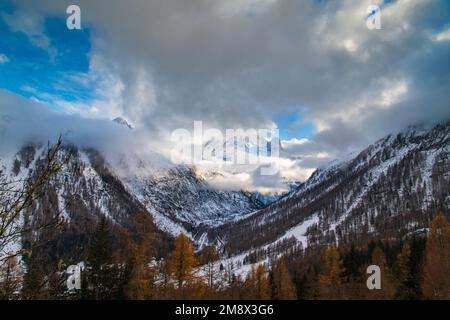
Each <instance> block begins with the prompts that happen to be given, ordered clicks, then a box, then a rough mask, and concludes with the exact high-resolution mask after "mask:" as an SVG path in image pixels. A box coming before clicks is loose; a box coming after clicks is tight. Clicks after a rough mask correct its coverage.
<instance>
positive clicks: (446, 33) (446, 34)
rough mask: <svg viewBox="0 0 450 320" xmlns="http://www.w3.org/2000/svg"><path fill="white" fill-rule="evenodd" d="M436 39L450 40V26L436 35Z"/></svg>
mask: <svg viewBox="0 0 450 320" xmlns="http://www.w3.org/2000/svg"><path fill="white" fill-rule="evenodd" d="M434 40H435V41H450V28H447V29H445V30H443V31H441V32H439V33H438V34H436V35H435V36H434Z"/></svg>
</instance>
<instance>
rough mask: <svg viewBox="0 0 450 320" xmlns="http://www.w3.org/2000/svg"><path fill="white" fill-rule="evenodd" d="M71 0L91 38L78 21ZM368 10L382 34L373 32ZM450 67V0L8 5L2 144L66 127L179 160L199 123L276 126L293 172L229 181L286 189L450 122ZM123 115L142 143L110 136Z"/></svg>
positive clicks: (1, 31) (1, 49)
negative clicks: (410, 132)
mask: <svg viewBox="0 0 450 320" xmlns="http://www.w3.org/2000/svg"><path fill="white" fill-rule="evenodd" d="M70 4H77V5H78V6H79V7H80V9H81V26H82V29H81V30H69V29H67V27H66V19H67V17H68V15H67V14H66V8H67V7H68V6H69V5H70ZM371 4H376V5H379V6H380V8H381V26H382V27H381V29H379V30H377V29H375V30H369V29H368V28H367V26H366V21H365V19H366V18H367V7H368V6H369V5H371ZM449 57H450V2H448V1H446V0H441V1H439V0H420V1H419V0H416V1H414V0H396V1H395V0H393V1H384V2H383V1H381V0H378V1H376V0H371V1H365V0H362V1H360V0H358V1H357V0H353V1H351V0H336V1H319V0H302V1H300V0H217V1H208V0H192V1H182V0H177V1H175V0H164V1H156V0H155V1H151V0H150V1H149V0H145V1H144V0H131V1H119V0H108V1H107V0H80V1H65V0H58V1H56V0H39V1H29V0H2V1H1V2H0V139H1V140H0V141H1V143H2V145H1V146H0V149H3V150H6V149H13V148H14V144H17V143H23V141H26V140H27V139H31V138H32V137H36V136H39V137H41V136H42V138H46V137H48V136H55V135H57V132H61V131H65V132H71V135H72V136H73V137H75V138H74V139H79V140H80V141H83V143H85V144H89V143H90V144H94V145H96V146H97V145H98V146H99V147H100V148H104V149H107V150H109V151H110V150H111V148H112V149H114V148H117V149H121V150H122V151H123V149H126V148H131V146H133V147H136V146H137V147H136V148H137V149H139V150H142V149H151V150H152V151H158V152H161V153H163V154H167V153H168V151H169V146H170V143H169V140H170V136H171V133H172V132H173V130H175V129H178V128H186V129H188V130H192V128H193V122H194V121H203V125H204V127H205V128H218V129H220V130H225V129H228V128H245V129H248V128H256V129H261V128H275V127H277V128H278V129H279V130H280V137H281V139H282V147H283V153H282V158H281V159H280V160H279V165H280V168H281V171H280V174H279V175H278V176H277V177H271V178H270V179H269V178H267V177H257V176H256V175H255V172H253V171H251V172H245V174H242V173H239V174H235V175H229V176H228V175H227V176H226V177H225V179H224V180H226V181H221V183H223V184H229V185H231V186H233V185H234V186H236V187H246V186H254V187H258V186H260V187H264V188H266V187H268V186H273V187H281V183H282V182H281V181H282V180H283V178H286V179H289V180H305V179H306V178H307V177H308V176H309V175H310V174H311V173H312V172H313V171H314V170H315V169H316V168H318V167H321V166H323V165H326V163H328V162H329V161H331V160H333V159H335V158H340V157H344V156H346V155H347V154H349V153H351V152H357V151H359V150H361V149H362V148H364V147H366V146H368V145H369V144H370V143H373V142H374V141H375V140H377V139H379V138H381V137H383V136H384V135H386V134H388V133H390V132H395V131H398V130H401V129H402V128H404V127H406V126H408V125H413V124H433V123H436V122H438V121H442V120H446V119H448V118H450V106H449V96H450V94H449V92H450V59H449ZM19 110H20V111H19ZM119 116H120V117H122V118H124V119H126V120H127V121H128V122H130V123H131V124H132V125H133V127H134V128H135V130H134V133H133V135H134V137H129V136H128V133H127V134H125V133H124V132H122V131H121V130H119V133H113V132H114V127H112V128H111V124H110V123H109V122H110V120H111V119H114V118H116V117H119ZM43 127H45V128H44V129H43ZM115 135H119V136H120V137H121V138H120V140H121V141H123V145H122V144H118V143H117V140H118V138H116V136H115ZM123 137H126V138H123ZM130 139H131V140H133V143H130V142H129V141H130ZM110 145H111V148H110ZM113 147H114V148H113ZM0 151H1V150H0Z"/></svg>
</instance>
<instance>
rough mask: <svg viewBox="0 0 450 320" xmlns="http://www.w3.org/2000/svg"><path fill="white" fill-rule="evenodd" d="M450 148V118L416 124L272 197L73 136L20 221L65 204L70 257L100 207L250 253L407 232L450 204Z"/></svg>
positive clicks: (24, 166)
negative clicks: (217, 184) (111, 153)
mask: <svg viewBox="0 0 450 320" xmlns="http://www.w3.org/2000/svg"><path fill="white" fill-rule="evenodd" d="M449 148H450V123H448V122H447V123H444V124H440V125H437V126H436V127H434V128H431V129H418V128H414V127H411V128H408V129H406V130H404V131H402V132H400V133H398V134H395V135H394V134H391V135H389V136H387V137H385V138H383V139H381V140H379V141H377V142H376V143H374V144H373V145H371V146H369V147H368V148H366V149H365V150H363V151H362V152H360V153H359V154H357V155H356V156H354V157H352V158H348V159H346V160H343V161H335V162H333V163H331V164H330V165H328V166H327V167H325V168H321V169H318V170H317V171H316V172H315V173H314V174H313V175H312V176H311V177H310V178H309V179H308V180H307V181H306V182H304V183H302V184H300V185H298V186H296V187H295V189H294V190H293V191H291V192H289V193H288V194H284V195H274V196H273V197H272V198H271V197H267V198H264V197H261V195H259V194H252V193H247V192H240V191H225V190H217V188H213V187H211V186H210V185H209V183H208V182H207V181H206V180H205V179H204V178H203V176H202V175H201V174H199V173H197V171H196V169H195V168H193V167H188V166H174V165H167V166H161V165H160V164H159V162H163V161H160V159H158V157H157V155H155V159H154V160H152V159H146V160H143V159H139V157H138V156H137V155H134V154H124V155H122V156H121V157H120V159H119V161H117V159H116V160H115V161H113V160H112V159H105V158H104V156H103V155H102V154H100V152H98V151H97V150H94V149H92V148H79V147H77V146H75V145H72V144H66V145H64V146H63V148H62V149H61V150H60V152H59V154H58V157H59V158H60V160H61V161H63V162H64V165H63V167H62V170H61V172H59V173H58V174H57V175H56V177H54V178H53V179H52V180H51V182H50V184H49V186H48V190H47V191H46V193H45V197H43V198H41V199H39V200H37V201H35V203H34V204H33V207H32V208H31V209H30V210H28V212H27V213H26V215H25V216H24V217H22V219H21V223H24V224H27V225H29V226H30V227H33V225H34V224H36V223H37V222H39V221H42V220H45V219H47V218H49V217H51V216H53V215H55V214H56V213H58V212H61V219H62V220H63V221H64V222H65V223H66V225H67V228H66V231H65V232H64V234H60V235H58V237H59V240H58V249H55V250H63V248H66V249H67V248H69V247H70V248H78V249H72V250H70V251H68V252H67V255H68V256H70V255H73V254H75V257H74V256H71V259H76V258H77V255H78V256H79V257H80V258H81V257H82V255H83V250H84V248H85V244H86V241H87V240H86V233H87V232H89V231H92V229H93V228H94V226H95V222H96V221H97V220H98V218H99V217H100V216H102V215H106V216H108V217H109V218H110V219H111V220H112V221H113V222H114V223H115V225H117V226H118V227H120V228H126V229H130V228H131V229H132V228H133V217H134V215H136V214H137V213H145V214H148V215H151V216H152V217H153V221H154V223H155V225H156V227H157V228H159V229H160V230H162V231H163V232H165V233H167V234H170V235H176V234H178V233H179V232H184V233H186V234H188V235H189V236H190V237H191V238H192V239H193V240H194V241H195V243H196V244H197V246H198V247H202V246H203V245H206V244H211V243H213V244H216V245H219V246H220V247H221V248H223V249H225V250H226V251H227V253H228V254H231V255H238V256H240V257H241V258H242V259H241V260H242V261H244V260H249V256H251V257H252V259H251V260H255V256H257V257H259V258H260V259H264V257H265V254H264V252H266V253H267V252H268V251H270V252H272V253H273V252H280V251H283V250H288V249H289V248H292V247H293V246H297V247H298V245H299V244H300V243H301V244H302V246H303V247H305V246H318V245H319V246H320V245H325V244H328V243H330V242H331V241H334V240H336V241H339V242H350V241H355V240H356V241H358V240H361V239H365V238H368V237H397V238H399V237H403V236H405V235H408V234H412V233H415V232H421V231H423V230H424V228H426V227H427V226H428V225H429V222H430V219H431V218H432V217H433V216H434V215H435V214H436V213H437V212H438V211H440V210H449V208H450V160H449V159H450V157H449V152H450V149H449ZM46 150H47V146H45V145H42V146H41V145H36V144H29V145H26V146H24V147H23V148H22V149H21V150H20V151H19V152H17V153H16V154H15V155H13V156H11V157H4V158H3V159H0V170H1V171H2V175H3V176H4V177H7V178H8V179H9V180H15V181H17V184H18V187H20V183H21V181H22V182H23V181H24V180H26V179H27V177H30V176H32V175H33V174H35V173H36V172H39V170H41V167H42V163H43V159H45V156H46ZM264 203H266V204H267V203H268V205H266V206H264ZM35 236H36V237H39V235H38V234H36V235H35ZM61 239H63V240H61ZM23 241H24V240H23V239H22V242H23ZM26 241H29V239H26ZM61 241H62V243H63V245H61ZM20 245H21V244H20V243H18V244H16V245H15V246H13V247H17V246H20ZM60 247H61V248H60ZM258 250H259V251H258ZM256 251H258V254H255V252H256Z"/></svg>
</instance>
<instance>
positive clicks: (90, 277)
mask: <svg viewBox="0 0 450 320" xmlns="http://www.w3.org/2000/svg"><path fill="white" fill-rule="evenodd" d="M111 242H112V237H111V233H110V229H109V224H108V221H107V220H106V218H105V217H102V218H101V220H100V221H99V223H98V225H97V228H96V230H95V232H94V235H93V238H92V241H91V245H90V248H89V254H88V259H87V262H88V263H87V271H86V273H87V281H88V288H87V289H88V297H90V298H93V299H101V300H104V299H114V298H116V297H117V275H118V273H119V272H118V267H117V266H115V265H114V264H113V254H112V243H111Z"/></svg>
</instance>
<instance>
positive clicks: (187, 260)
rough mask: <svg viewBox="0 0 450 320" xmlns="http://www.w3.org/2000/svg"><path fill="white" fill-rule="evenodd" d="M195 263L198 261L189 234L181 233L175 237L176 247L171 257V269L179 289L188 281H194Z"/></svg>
mask: <svg viewBox="0 0 450 320" xmlns="http://www.w3.org/2000/svg"><path fill="white" fill-rule="evenodd" d="M195 265H196V261H195V256H194V247H193V245H192V242H191V240H190V239H189V238H188V237H187V236H185V235H184V234H182V233H181V234H179V235H178V236H177V237H176V238H175V249H174V250H173V251H172V253H171V255H170V258H169V270H170V272H171V273H172V274H173V276H174V277H175V280H176V281H177V285H178V288H179V289H180V288H182V287H183V286H184V285H185V284H186V283H187V282H192V280H193V278H194V273H193V269H194V267H195Z"/></svg>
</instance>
